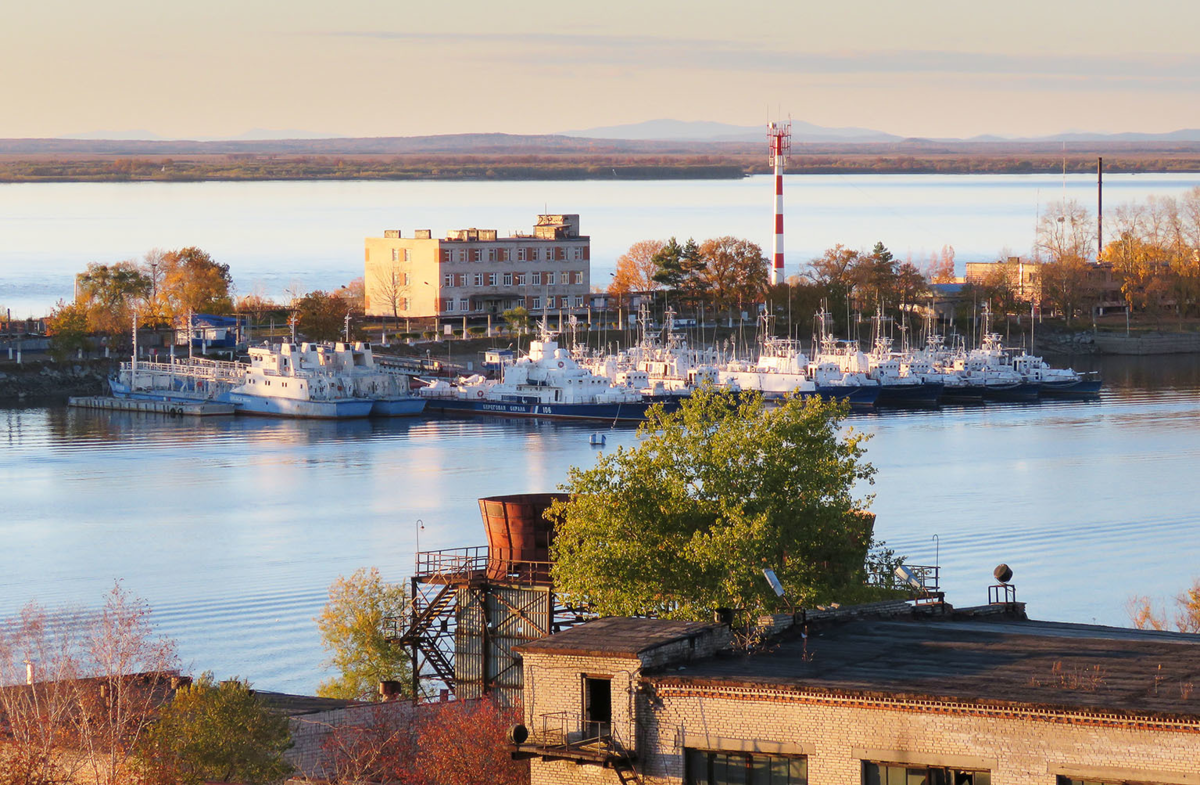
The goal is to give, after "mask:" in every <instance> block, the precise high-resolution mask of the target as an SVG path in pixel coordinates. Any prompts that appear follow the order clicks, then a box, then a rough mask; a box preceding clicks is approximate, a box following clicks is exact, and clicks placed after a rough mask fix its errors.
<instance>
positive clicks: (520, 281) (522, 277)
mask: <svg viewBox="0 0 1200 785" xmlns="http://www.w3.org/2000/svg"><path fill="white" fill-rule="evenodd" d="M526 275H527V274H526V273H517V286H524V285H525V282H526V281H528V280H529V279H528V278H527V277H526Z"/></svg>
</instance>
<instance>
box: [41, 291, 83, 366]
mask: <svg viewBox="0 0 1200 785" xmlns="http://www.w3.org/2000/svg"><path fill="white" fill-rule="evenodd" d="M46 333H47V334H48V335H49V336H50V356H51V357H53V358H54V359H55V360H58V361H59V362H62V361H63V360H65V359H67V358H68V357H71V356H73V355H75V354H76V353H77V352H80V351H84V350H86V349H88V346H89V344H88V317H87V309H86V308H84V307H83V306H82V305H79V304H78V303H71V304H70V305H68V304H67V303H64V302H63V301H62V300H59V301H58V305H56V306H54V310H52V311H51V312H50V318H49V319H47V320H46Z"/></svg>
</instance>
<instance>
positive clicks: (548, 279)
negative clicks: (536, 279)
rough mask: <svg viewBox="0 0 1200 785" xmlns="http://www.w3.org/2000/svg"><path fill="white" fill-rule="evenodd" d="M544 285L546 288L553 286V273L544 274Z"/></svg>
mask: <svg viewBox="0 0 1200 785" xmlns="http://www.w3.org/2000/svg"><path fill="white" fill-rule="evenodd" d="M546 285H547V286H553V285H554V273H553V271H551V272H547V273H546Z"/></svg>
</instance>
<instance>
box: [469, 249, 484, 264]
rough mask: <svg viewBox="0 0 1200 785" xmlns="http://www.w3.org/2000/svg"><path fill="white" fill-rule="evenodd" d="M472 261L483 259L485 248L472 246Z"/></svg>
mask: <svg viewBox="0 0 1200 785" xmlns="http://www.w3.org/2000/svg"><path fill="white" fill-rule="evenodd" d="M471 261H472V262H481V261H483V249H482V248H472V249H471Z"/></svg>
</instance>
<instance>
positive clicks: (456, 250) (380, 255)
mask: <svg viewBox="0 0 1200 785" xmlns="http://www.w3.org/2000/svg"><path fill="white" fill-rule="evenodd" d="M579 229H580V226H579V216H578V215H575V214H547V215H539V216H538V218H537V223H536V224H535V225H534V227H533V231H532V232H531V233H529V234H524V233H517V234H513V235H510V236H508V237H501V236H499V234H498V233H497V231H496V230H495V229H459V230H455V231H452V232H450V233H449V234H447V236H446V237H444V238H434V237H433V234H432V232H431V231H430V230H428V229H418V230H416V232H414V233H413V236H412V237H404V236H403V235H402V233H401V231H400V230H398V229H389V230H387V231H385V232H384V234H383V237H368V238H366V242H365V265H366V267H365V274H364V288H365V290H366V313H367V315H368V316H376V317H400V318H407V319H428V318H435V319H436V318H440V319H443V320H446V319H456V320H457V319H465V320H466V321H467V322H469V323H476V324H478V323H483V322H485V321H487V319H488V318H489V317H491V318H493V319H498V318H499V317H500V316H501V315H502V314H503V313H504V312H505V311H507V310H510V309H513V308H517V307H524V308H525V309H527V310H528V311H529V313H530V314H531V315H533V316H536V315H538V314H540V313H542V312H543V311H545V312H546V313H547V314H551V313H552V314H555V315H556V316H557V315H558V314H560V313H561V314H563V315H564V316H565V315H568V314H581V313H584V312H585V311H586V309H587V307H588V305H589V303H588V296H587V295H588V291H589V289H590V287H591V239H590V238H589V237H588V236H587V235H582V234H580V231H579Z"/></svg>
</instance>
